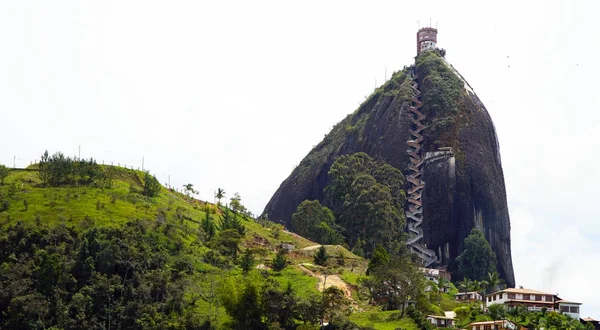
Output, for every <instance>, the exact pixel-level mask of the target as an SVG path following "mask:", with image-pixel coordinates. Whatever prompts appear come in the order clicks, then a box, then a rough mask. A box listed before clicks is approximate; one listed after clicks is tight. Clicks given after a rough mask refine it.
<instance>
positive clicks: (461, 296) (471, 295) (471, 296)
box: [454, 291, 483, 301]
mask: <svg viewBox="0 0 600 330" xmlns="http://www.w3.org/2000/svg"><path fill="white" fill-rule="evenodd" d="M454 299H455V300H457V301H482V300H483V297H482V296H481V295H480V294H479V292H475V291H473V292H459V293H457V294H455V295H454Z"/></svg>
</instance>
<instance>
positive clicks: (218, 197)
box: [215, 188, 225, 205]
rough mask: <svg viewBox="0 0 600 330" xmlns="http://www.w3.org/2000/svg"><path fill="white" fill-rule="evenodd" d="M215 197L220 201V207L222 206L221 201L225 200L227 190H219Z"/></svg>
mask: <svg viewBox="0 0 600 330" xmlns="http://www.w3.org/2000/svg"><path fill="white" fill-rule="evenodd" d="M215 197H216V198H217V199H218V200H219V205H221V199H223V198H225V190H223V189H221V188H219V189H217V192H216V193H215Z"/></svg>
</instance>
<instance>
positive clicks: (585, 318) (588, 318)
mask: <svg viewBox="0 0 600 330" xmlns="http://www.w3.org/2000/svg"><path fill="white" fill-rule="evenodd" d="M582 320H584V321H585V322H600V321H598V320H594V319H593V318H591V317H584V318H582Z"/></svg>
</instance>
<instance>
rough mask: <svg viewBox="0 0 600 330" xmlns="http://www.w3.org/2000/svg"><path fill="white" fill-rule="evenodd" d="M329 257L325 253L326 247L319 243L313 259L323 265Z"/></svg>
mask: <svg viewBox="0 0 600 330" xmlns="http://www.w3.org/2000/svg"><path fill="white" fill-rule="evenodd" d="M328 259H329V255H327V249H326V248H325V246H324V245H321V246H320V247H319V249H317V253H315V255H314V257H313V260H314V261H315V263H316V264H317V265H320V266H323V265H325V263H326V262H327V260H328Z"/></svg>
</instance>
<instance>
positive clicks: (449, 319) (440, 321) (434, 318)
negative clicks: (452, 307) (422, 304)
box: [427, 312, 456, 328]
mask: <svg viewBox="0 0 600 330" xmlns="http://www.w3.org/2000/svg"><path fill="white" fill-rule="evenodd" d="M444 314H445V315H444V316H439V315H427V321H429V322H431V324H433V325H435V326H436V327H442V328H455V327H456V320H455V319H456V313H454V312H444Z"/></svg>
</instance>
